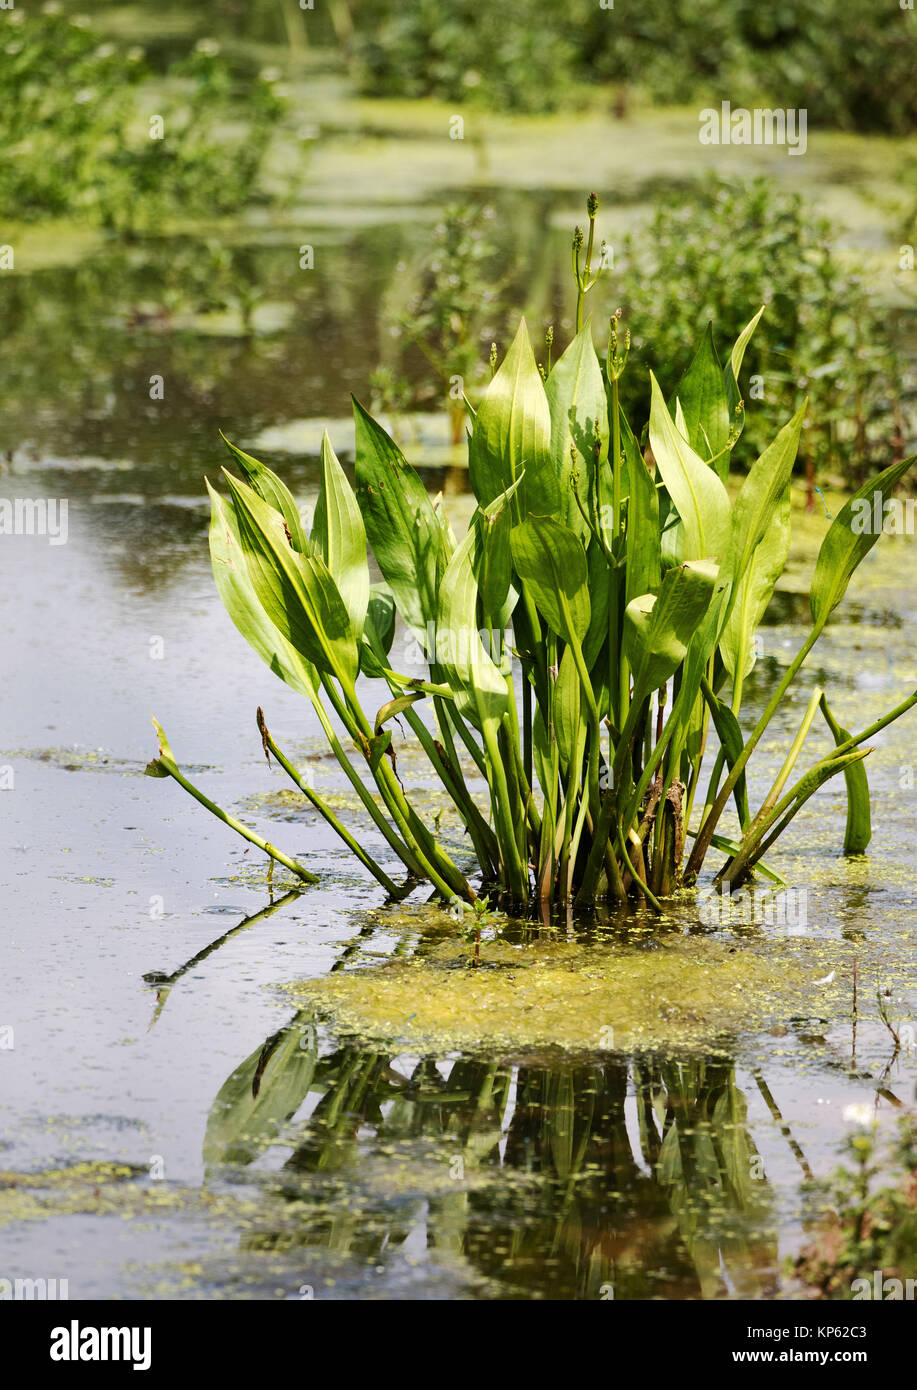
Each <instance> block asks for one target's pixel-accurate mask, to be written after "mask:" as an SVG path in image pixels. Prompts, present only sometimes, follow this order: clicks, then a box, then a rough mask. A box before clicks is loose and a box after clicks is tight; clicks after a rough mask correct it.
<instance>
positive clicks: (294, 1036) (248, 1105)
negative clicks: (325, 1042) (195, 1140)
mask: <svg viewBox="0 0 917 1390" xmlns="http://www.w3.org/2000/svg"><path fill="white" fill-rule="evenodd" d="M317 1064H318V1040H317V1036H316V1032H315V1027H314V1025H313V1024H311V1023H309V1024H307V1025H303V1024H292V1025H291V1026H290V1027H289V1028H284V1029H283V1030H282V1031H281V1032H279V1033H275V1034H274V1036H273V1037H272V1038H268V1040H267V1042H266V1043H264V1044H263V1045H262V1046H261V1047H257V1048H255V1051H254V1052H253V1053H252V1054H251V1056H250V1057H248V1058H246V1060H245V1061H244V1062H243V1063H242V1064H241V1066H239V1067H237V1068H236V1070H235V1071H234V1072H233V1073H232V1075H231V1076H230V1077H229V1078H228V1079H227V1081H225V1082H224V1084H223V1086H222V1087H221V1088H220V1091H219V1093H218V1094H217V1097H216V1100H215V1101H214V1102H213V1105H212V1106H211V1109H210V1114H209V1116H208V1118H207V1131H206V1134H205V1136H204V1154H203V1157H204V1163H205V1165H206V1166H207V1167H208V1168H211V1167H213V1166H214V1165H216V1164H220V1163H238V1164H246V1163H251V1162H252V1161H253V1160H254V1159H255V1158H256V1157H257V1156H258V1153H259V1152H261V1151H262V1150H263V1149H265V1148H266V1147H267V1145H268V1144H270V1143H271V1141H272V1140H274V1139H276V1138H277V1135H278V1134H279V1133H280V1131H281V1129H282V1128H283V1126H284V1124H286V1122H287V1120H289V1119H291V1118H292V1116H293V1115H295V1114H296V1111H297V1110H298V1109H299V1107H300V1106H301V1105H302V1103H303V1101H304V1100H305V1098H306V1096H307V1095H308V1093H309V1089H310V1087H311V1085H312V1080H313V1078H314V1076H315V1068H316V1066H317Z"/></svg>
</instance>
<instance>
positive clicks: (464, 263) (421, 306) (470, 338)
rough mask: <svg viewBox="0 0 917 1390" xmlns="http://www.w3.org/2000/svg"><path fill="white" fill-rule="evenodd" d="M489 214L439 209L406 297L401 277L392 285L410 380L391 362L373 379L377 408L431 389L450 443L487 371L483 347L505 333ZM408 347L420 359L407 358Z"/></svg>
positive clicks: (458, 435)
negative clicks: (443, 409)
mask: <svg viewBox="0 0 917 1390" xmlns="http://www.w3.org/2000/svg"><path fill="white" fill-rule="evenodd" d="M493 216H494V212H493V209H492V208H489V207H484V208H475V207H463V206H460V205H452V206H450V207H447V208H446V209H444V211H443V216H442V220H441V221H440V222H438V223H437V225H436V227H435V228H434V231H433V239H432V246H431V247H430V249H429V251H428V252H427V253H426V254H425V257H424V262H423V266H422V269H419V270H418V272H417V273H416V275H415V276H414V277H413V279H414V283H413V286H412V287H411V288H409V289H408V290H407V295H405V288H404V285H403V283H402V281H403V279H404V277H400V276H399V277H398V279H397V280H396V281H395V282H394V283H395V284H397V285H398V290H399V298H400V299H401V300H402V301H404V299H405V298H406V300H407V302H406V303H402V306H401V307H399V308H398V309H397V310H395V312H394V314H393V323H392V332H393V333H394V334H397V335H398V337H399V338H400V340H401V342H402V344H403V347H402V351H401V364H400V367H401V371H404V370H408V371H409V374H410V380H408V379H406V376H405V375H402V374H401V371H399V369H398V368H396V367H394V366H393V365H391V364H389V365H386V366H385V367H383V368H381V369H380V370H378V371H377V372H375V373H374V374H373V376H372V378H371V380H372V385H373V388H374V391H375V396H376V401H377V407H378V408H379V409H381V410H391V409H393V408H394V409H399V408H401V409H403V408H405V407H406V406H408V405H418V404H421V403H422V402H423V400H424V398H425V397H428V396H429V395H430V394H432V393H435V396H436V397H438V399H439V400H440V401H443V402H445V403H446V404H447V406H448V409H449V413H450V415H451V416H452V420H453V442H454V443H461V440H462V437H463V435H464V431H465V402H464V397H466V396H467V397H469V398H470V399H472V400H474V399H476V397H477V389H476V388H477V387H478V386H479V385H480V383H481V382H482V381H483V379H484V376H485V372H486V368H485V361H486V349H485V348H484V344H485V342H486V344H487V345H489V344H490V342H491V341H492V340H493V339H494V338H497V337H499V336H502V333H503V329H504V326H505V321H506V317H507V307H506V305H505V303H504V302H503V293H502V292H503V289H504V285H503V284H502V283H501V282H500V280H499V279H498V278H497V276H496V272H495V256H496V253H497V246H496V245H495V244H494V242H493V241H492V240H490V239H489V238H488V235H487V233H488V225H487V224H488V222H489V221H491V220H492V219H493ZM411 348H413V349H414V350H415V354H416V355H418V356H419V357H420V358H421V361H420V363H417V364H415V363H414V362H413V361H411V362H407V361H406V360H405V353H406V352H407V351H409V350H410V349H411ZM418 366H419V368H420V370H419V371H418V370H416V367H418ZM431 375H432V377H433V383H430V382H429V379H430V376H431Z"/></svg>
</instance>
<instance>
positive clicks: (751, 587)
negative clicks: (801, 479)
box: [720, 487, 790, 686]
mask: <svg viewBox="0 0 917 1390" xmlns="http://www.w3.org/2000/svg"><path fill="white" fill-rule="evenodd" d="M789 549H790V490H789V488H788V487H787V488H785V489H784V493H783V497H782V498H781V499H780V500H779V503H778V506H777V509H776V511H775V512H774V513H773V515H772V516H771V519H770V523H769V527H768V530H767V532H766V534H765V535H764V536H763V537H762V539H761V540H760V541H759V542H758V545H757V546H756V548H755V550H754V551H753V553H752V556H751V560H750V562H749V563H748V564H747V565H746V567H745V568H744V570H743V571H742V572H741V575H740V577H739V579H738V582H737V583H736V584H735V585H734V588H733V598H732V605H731V609H730V612H729V616H728V618H727V619H726V623H725V626H724V627H723V630H722V632H721V633H720V655H721V656H722V658H723V665H724V666H725V667H726V670H727V672H728V673H729V677H730V680H731V681H732V684H733V686H735V685H736V683H737V682H741V681H743V680H744V679H745V677H746V676H747V675H748V673H749V672H750V671H751V670H752V668H753V667H754V664H755V644H754V639H755V633H756V632H757V630H758V626H759V624H760V622H761V619H762V618H763V617H764V614H765V612H766V610H767V606H768V604H769V603H770V601H771V597H772V596H773V592H774V587H775V585H776V583H777V580H778V579H779V578H780V576H781V574H782V573H783V571H784V567H785V566H786V557H787V555H788V553H789Z"/></svg>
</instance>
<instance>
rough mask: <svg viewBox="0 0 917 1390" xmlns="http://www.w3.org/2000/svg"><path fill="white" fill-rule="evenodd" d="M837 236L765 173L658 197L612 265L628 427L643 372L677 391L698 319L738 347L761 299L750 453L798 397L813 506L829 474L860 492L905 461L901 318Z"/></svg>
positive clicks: (637, 419) (639, 416) (638, 412)
mask: <svg viewBox="0 0 917 1390" xmlns="http://www.w3.org/2000/svg"><path fill="white" fill-rule="evenodd" d="M833 241H834V230H833V228H832V226H831V223H830V222H829V221H828V220H827V219H826V218H823V217H818V216H816V215H815V214H814V213H812V212H811V210H810V209H809V208H808V207H807V205H806V201H805V200H804V199H803V198H802V197H801V196H800V195H799V194H793V193H785V192H782V191H780V190H778V189H775V188H774V186H773V184H772V182H771V181H769V180H768V179H764V178H758V179H752V180H748V181H746V180H740V179H723V178H710V179H705V180H703V181H701V182H699V183H698V184H697V185H696V186H694V187H693V188H692V189H691V190H690V191H688V192H685V191H681V192H678V193H673V194H672V195H671V196H670V197H668V198H666V199H664V200H663V201H662V202H661V203H660V205H659V206H658V207H657V209H656V212H655V214H654V216H653V219H652V221H651V222H650V224H649V227H648V228H645V229H642V230H641V231H640V232H639V233H636V234H634V235H632V236H630V237H628V238H627V241H626V243H625V245H624V247H623V248H622V256H621V257H620V258H619V260H618V265H619V266H621V264H622V262H623V263H624V264H623V269H622V288H621V291H620V293H621V302H622V303H623V304H624V305H625V322H627V323H628V324H629V325H630V326H631V328H632V332H633V339H634V342H633V350H632V353H631V362H630V367H629V370H628V374H627V377H626V379H625V380H624V382H623V383H622V403H623V404H624V406H625V409H626V410H627V412H628V417H629V419H630V422H631V424H632V425H633V427H634V430H635V432H636V433H637V434H639V433H640V431H641V429H642V427H643V424H644V422H645V420H646V414H645V402H646V400H647V397H648V394H649V393H648V389H647V387H648V379H649V372H650V370H651V369H652V368H653V367H657V364H659V363H666V364H667V370H668V372H669V373H670V376H669V378H668V380H669V381H670V382H671V383H672V384H674V382H675V381H676V380H677V379H678V376H679V375H680V374H681V373H682V372H683V371H684V370H685V369H686V368H687V366H688V364H689V362H690V359H691V344H692V343H693V342H694V341H695V339H696V337H697V335H698V334H699V333H700V332H702V331H703V329H704V328H705V326H706V322H707V320H712V321H713V323H714V324H715V325H716V330H717V332H718V333H720V334H722V335H723V336H724V337H725V338H726V339H727V340H728V339H735V338H736V337H738V335H739V333H740V332H741V331H742V328H743V327H744V321H745V317H746V314H745V310H746V306H747V305H749V304H762V303H763V304H766V305H767V309H766V312H765V315H764V319H763V321H762V323H761V325H760V328H759V330H758V332H757V333H756V334H755V339H754V342H753V343H752V344H751V345H750V347H749V352H748V357H747V361H746V365H747V366H748V368H749V376H748V383H749V387H748V399H749V401H750V402H751V403H752V405H751V408H750V409H749V413H748V418H747V420H746V430H747V433H746V447H747V446H748V444H749V442H750V444H751V446H752V447H753V448H754V449H756V450H757V451H758V452H760V451H761V450H762V449H764V448H765V446H766V445H767V443H768V442H769V440H770V439H771V438H772V436H773V434H774V433H776V431H777V430H778V429H779V427H780V425H781V424H782V423H783V421H784V420H785V419H786V417H787V415H788V414H792V411H793V408H794V404H795V403H796V402H798V400H799V396H800V392H802V393H805V394H807V395H808V397H809V406H810V409H809V418H808V422H807V428H806V430H805V433H804V435H803V442H802V447H801V451H800V453H801V456H800V459H799V461H798V465H797V467H798V470H799V471H803V470H804V471H805V472H806V475H807V479H808V482H809V487H810V493H809V495H810V499H811V500H812V501H813V502H814V500H815V499H814V484H816V483H821V484H822V486H823V487H824V485H825V484H824V479H825V478H826V477H827V478H829V479H830V478H832V477H838V476H839V477H842V478H844V479H845V480H846V481H847V483H848V485H853V486H855V487H858V486H859V484H860V483H862V482H863V481H864V480H865V478H866V477H867V476H868V475H869V474H871V473H873V472H877V471H878V470H879V469H880V468H884V467H886V466H887V465H888V464H890V463H894V462H896V461H897V460H898V459H900V458H901V457H903V453H904V449H903V447H902V443H901V436H902V433H903V426H902V415H903V405H902V399H901V397H902V394H903V391H902V382H903V376H904V373H903V368H902V361H901V356H902V355H901V353H900V352H899V351H898V350H897V349H896V346H895V344H896V343H898V342H901V341H902V336H901V332H900V328H901V325H900V323H899V322H898V318H899V315H898V314H897V313H895V311H892V310H890V309H889V306H888V304H887V303H886V302H884V301H883V299H882V298H881V296H879V295H878V294H877V293H876V292H875V290H874V289H872V288H870V286H869V284H868V282H867V281H865V280H864V277H863V275H862V274H860V273H857V271H855V270H853V269H851V267H850V264H849V259H848V260H844V259H842V258H841V256H840V255H839V254H838V252H837V251H836V250H835V249H834V245H833ZM657 370H658V367H657Z"/></svg>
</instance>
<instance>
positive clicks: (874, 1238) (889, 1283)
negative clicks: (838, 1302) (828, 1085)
mask: <svg viewBox="0 0 917 1390" xmlns="http://www.w3.org/2000/svg"><path fill="white" fill-rule="evenodd" d="M850 1109H851V1111H854V1112H856V1113H855V1115H853V1116H851V1118H855V1119H856V1120H857V1121H858V1128H857V1130H856V1132H855V1133H854V1134H852V1135H851V1136H850V1138H849V1139H848V1140H847V1144H846V1157H847V1160H848V1162H846V1163H845V1164H843V1165H842V1166H840V1167H839V1168H837V1169H836V1170H835V1172H834V1173H833V1174H832V1176H831V1178H830V1179H829V1180H828V1181H827V1182H824V1183H822V1184H821V1185H820V1187H819V1195H820V1198H821V1200H822V1202H823V1203H824V1205H825V1206H826V1207H827V1212H826V1213H825V1214H824V1215H823V1216H822V1217H821V1218H820V1219H819V1220H818V1221H817V1222H816V1223H813V1227H812V1229H811V1231H810V1240H809V1242H808V1244H807V1245H806V1247H805V1248H804V1249H803V1251H802V1252H801V1253H800V1255H799V1256H798V1258H797V1259H796V1260H795V1261H794V1263H793V1266H792V1270H793V1273H794V1274H795V1275H796V1276H797V1278H799V1279H801V1280H802V1282H803V1283H804V1284H805V1285H806V1286H807V1287H808V1288H809V1289H811V1290H812V1291H813V1292H814V1293H816V1294H817V1296H818V1297H821V1298H831V1299H834V1298H837V1299H855V1300H856V1299H901V1298H905V1297H906V1298H913V1297H914V1288H915V1283H917V1281H915V1280H914V1279H913V1277H911V1276H912V1274H913V1268H914V1263H913V1262H914V1251H915V1248H917V1125H915V1120H914V1116H913V1114H910V1113H908V1114H905V1115H904V1116H903V1117H902V1118H901V1119H900V1121H899V1124H898V1128H897V1132H896V1133H895V1134H894V1135H893V1136H891V1137H888V1136H887V1142H886V1144H885V1145H884V1146H883V1145H881V1144H880V1142H879V1134H878V1128H877V1116H876V1114H875V1113H874V1112H872V1107H870V1106H865V1105H864V1106H852V1107H850ZM860 1111H862V1112H863V1113H862V1114H860V1113H859V1112H860ZM871 1112H872V1113H871ZM883 1147H884V1149H885V1152H883ZM883 1175H885V1176H886V1181H885V1182H879V1181H878V1179H880V1178H881V1177H882V1176H883Z"/></svg>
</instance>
